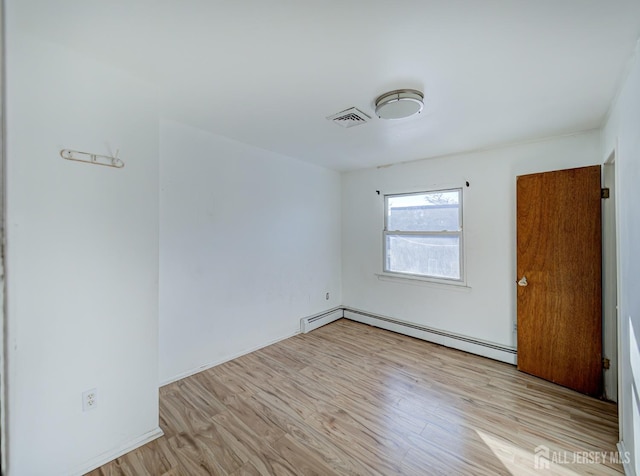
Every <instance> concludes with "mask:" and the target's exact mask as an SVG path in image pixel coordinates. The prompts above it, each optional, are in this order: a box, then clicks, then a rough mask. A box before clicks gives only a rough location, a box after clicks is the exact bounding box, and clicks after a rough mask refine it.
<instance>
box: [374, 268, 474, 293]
mask: <svg viewBox="0 0 640 476" xmlns="http://www.w3.org/2000/svg"><path fill="white" fill-rule="evenodd" d="M375 275H376V276H377V277H378V280H379V281H387V282H391V283H404V284H411V285H413V286H427V287H433V288H440V289H449V290H451V291H460V292H469V291H471V287H470V286H467V284H466V283H463V282H459V281H451V282H448V281H444V280H442V281H440V280H434V279H429V278H421V277H419V276H404V275H399V274H391V273H376V274H375Z"/></svg>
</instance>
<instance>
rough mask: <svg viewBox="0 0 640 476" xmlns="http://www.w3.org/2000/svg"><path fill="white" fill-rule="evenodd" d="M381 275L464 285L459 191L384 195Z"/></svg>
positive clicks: (460, 194)
mask: <svg viewBox="0 0 640 476" xmlns="http://www.w3.org/2000/svg"><path fill="white" fill-rule="evenodd" d="M384 206H385V223H384V272H386V273H394V274H403V275H405V274H406V275H411V276H418V277H423V278H434V279H436V280H448V281H459V282H462V281H463V274H462V189H452V190H437V191H431V192H419V193H407V194H399V195H385V197H384Z"/></svg>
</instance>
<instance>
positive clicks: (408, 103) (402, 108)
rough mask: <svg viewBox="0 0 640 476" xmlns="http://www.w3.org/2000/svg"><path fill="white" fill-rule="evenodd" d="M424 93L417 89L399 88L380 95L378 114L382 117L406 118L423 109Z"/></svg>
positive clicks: (377, 101) (377, 102) (377, 100)
mask: <svg viewBox="0 0 640 476" xmlns="http://www.w3.org/2000/svg"><path fill="white" fill-rule="evenodd" d="M423 100H424V94H422V93H421V92H420V91H417V90H415V89H398V90H396V91H390V92H388V93H384V94H383V95H381V96H378V99H376V115H377V116H378V117H379V118H380V119H404V118H405V117H409V116H413V115H414V114H418V113H420V112H421V111H422V108H423V107H424V102H423Z"/></svg>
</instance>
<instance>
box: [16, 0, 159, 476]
mask: <svg viewBox="0 0 640 476" xmlns="http://www.w3.org/2000/svg"><path fill="white" fill-rule="evenodd" d="M24 3H25V2H20V1H7V2H5V7H6V11H5V13H6V46H7V48H6V73H7V78H6V79H7V83H6V84H7V89H6V98H7V101H6V102H7V132H6V146H7V149H6V151H7V153H6V161H7V170H6V173H7V181H6V184H7V203H6V206H7V242H8V248H7V275H8V280H7V281H8V288H7V303H8V313H7V326H8V339H9V340H8V343H7V351H8V392H9V393H8V445H9V448H8V465H9V466H8V474H10V475H57V474H59V475H69V474H74V473H79V472H81V471H83V470H86V469H90V467H91V466H93V465H95V464H99V463H102V462H104V460H105V459H109V458H111V457H114V456H115V455H116V453H117V452H118V451H119V450H122V449H125V448H127V447H130V446H131V445H132V444H135V443H136V442H138V443H139V442H140V441H141V440H142V439H144V438H146V437H151V436H152V435H153V434H154V431H157V430H158V353H157V339H158V337H157V313H158V119H157V118H158V112H157V98H156V93H155V91H154V88H153V87H151V86H150V85H148V84H145V83H143V82H140V81H138V80H136V79H135V78H133V77H131V76H129V75H127V74H125V73H123V72H121V71H119V70H116V69H114V68H111V67H108V66H105V65H103V64H99V63H97V62H95V61H94V60H92V59H90V58H87V57H85V56H82V55H79V54H76V53H74V52H72V51H70V50H66V49H63V48H61V47H58V46H56V45H55V44H53V43H50V42H47V41H45V40H43V39H39V38H35V37H32V36H29V35H27V34H26V33H25V30H24V29H22V28H21V27H20V26H19V25H21V24H24V23H25V22H29V21H31V19H33V20H34V21H36V20H38V19H39V20H42V18H39V17H38V15H37V11H35V10H33V9H32V8H30V7H29V6H28V5H25V4H24ZM45 20H46V19H45ZM60 27H61V28H66V27H69V25H66V26H65V25H61V26H60ZM71 27H72V25H71ZM103 33H104V32H101V33H99V34H103ZM63 148H73V149H79V150H85V151H90V152H95V153H102V154H108V153H113V152H115V149H116V148H119V149H120V156H121V158H122V159H123V160H124V162H125V164H126V166H125V168H124V169H121V170H118V169H114V168H108V167H100V166H97V165H88V164H82V163H77V162H71V161H67V160H63V159H62V158H61V157H60V155H59V152H60V150H61V149H63ZM94 387H95V388H97V389H98V407H97V408H96V409H94V410H92V411H89V412H83V411H82V399H81V396H82V392H83V391H85V390H87V389H91V388H94Z"/></svg>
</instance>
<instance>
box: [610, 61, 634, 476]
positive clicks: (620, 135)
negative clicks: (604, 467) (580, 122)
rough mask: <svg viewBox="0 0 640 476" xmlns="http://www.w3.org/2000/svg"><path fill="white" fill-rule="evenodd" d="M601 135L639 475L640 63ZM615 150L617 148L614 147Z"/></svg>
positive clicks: (626, 421) (627, 426) (626, 418)
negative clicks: (611, 181) (613, 207)
mask: <svg viewBox="0 0 640 476" xmlns="http://www.w3.org/2000/svg"><path fill="white" fill-rule="evenodd" d="M638 53H639V52H638V49H636V55H635V58H634V60H633V63H632V66H631V69H630V74H629V76H628V78H627V79H626V81H625V83H624V86H623V88H622V90H621V92H620V94H619V96H618V99H617V101H616V102H615V104H614V105H613V107H612V110H611V114H610V116H609V120H608V121H607V124H606V126H605V127H604V129H603V139H602V143H603V150H602V160H606V159H607V157H608V156H609V155H610V154H611V152H612V151H613V150H615V167H616V176H617V177H616V178H617V185H616V191H617V202H616V203H617V208H618V210H617V214H618V215H617V221H618V253H619V278H620V279H619V282H618V289H619V298H620V300H619V302H618V305H619V310H618V315H619V317H620V362H619V366H620V370H621V381H620V387H619V391H620V394H619V402H620V406H621V408H620V409H621V415H622V419H621V425H622V437H621V440H622V442H623V444H624V446H625V447H626V449H627V450H629V451H631V454H632V461H631V462H630V465H629V466H630V468H633V470H634V471H635V474H640V417H639V415H640V398H639V392H638V387H639V386H640V349H639V348H638V342H640V293H638V290H639V289H640V274H639V273H638V270H639V269H640V186H639V184H640V58H639V54H638ZM616 144H617V146H616Z"/></svg>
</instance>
